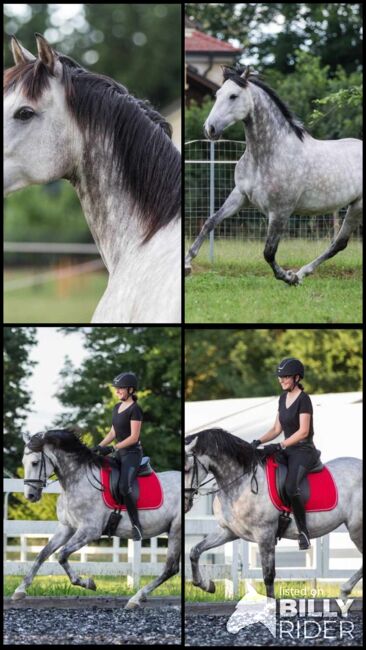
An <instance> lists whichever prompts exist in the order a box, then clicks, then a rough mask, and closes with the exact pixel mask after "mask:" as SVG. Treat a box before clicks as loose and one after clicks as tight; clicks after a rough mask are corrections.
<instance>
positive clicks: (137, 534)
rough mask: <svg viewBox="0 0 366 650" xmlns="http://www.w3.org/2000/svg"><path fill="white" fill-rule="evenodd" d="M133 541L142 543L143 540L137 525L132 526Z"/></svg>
mask: <svg viewBox="0 0 366 650" xmlns="http://www.w3.org/2000/svg"><path fill="white" fill-rule="evenodd" d="M132 539H133V541H134V542H140V541H141V540H142V531H141V529H140V528H139V527H138V526H137V524H132Z"/></svg>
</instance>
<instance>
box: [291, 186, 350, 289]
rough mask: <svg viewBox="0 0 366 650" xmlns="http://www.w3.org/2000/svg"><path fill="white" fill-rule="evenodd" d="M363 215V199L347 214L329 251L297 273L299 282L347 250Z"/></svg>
mask: <svg viewBox="0 0 366 650" xmlns="http://www.w3.org/2000/svg"><path fill="white" fill-rule="evenodd" d="M361 215H362V198H360V199H358V200H357V201H355V202H354V203H352V204H351V205H350V206H349V208H348V210H347V214H346V216H345V218H344V220H343V224H342V227H341V229H340V231H339V233H338V235H337V236H336V238H335V240H334V241H333V242H332V243H331V245H330V246H329V248H327V250H326V251H325V252H324V253H323V254H322V255H319V257H317V258H316V259H315V260H313V261H312V262H309V264H306V265H305V266H303V267H301V269H300V270H299V271H298V272H297V273H296V275H297V277H298V280H299V282H301V280H303V279H304V277H305V276H306V275H309V274H310V273H313V272H314V271H315V269H316V268H317V267H318V266H319V264H321V263H322V262H325V260H328V259H329V258H330V257H334V255H336V254H337V253H339V251H342V250H343V249H344V248H346V246H347V244H348V240H349V238H350V236H351V234H352V232H353V230H354V229H355V228H356V226H357V225H358V224H359V222H360V217H361Z"/></svg>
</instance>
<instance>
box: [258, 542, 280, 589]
mask: <svg viewBox="0 0 366 650" xmlns="http://www.w3.org/2000/svg"><path fill="white" fill-rule="evenodd" d="M275 541H276V540H275V538H273V539H266V540H263V541H259V542H258V546H259V553H260V558H261V564H262V572H263V580H264V584H265V586H266V594H267V598H274V597H275V596H274V579H275V576H276V565H275Z"/></svg>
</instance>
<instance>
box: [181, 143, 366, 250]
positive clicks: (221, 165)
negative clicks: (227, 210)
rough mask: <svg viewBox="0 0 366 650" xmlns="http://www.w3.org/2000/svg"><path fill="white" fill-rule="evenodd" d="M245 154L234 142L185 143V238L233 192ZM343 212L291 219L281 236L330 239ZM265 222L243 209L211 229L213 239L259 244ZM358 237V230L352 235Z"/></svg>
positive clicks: (258, 214) (190, 237)
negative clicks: (240, 160)
mask: <svg viewBox="0 0 366 650" xmlns="http://www.w3.org/2000/svg"><path fill="white" fill-rule="evenodd" d="M244 151H245V142H241V141H237V140H219V141H217V142H209V141H208V140H192V141H191V142H186V143H185V236H186V237H187V238H189V239H195V237H196V236H197V234H198V233H199V231H200V229H201V228H202V226H203V224H204V222H205V221H206V219H207V217H208V216H210V215H212V214H213V213H214V212H216V211H217V210H218V209H219V208H220V206H221V205H222V204H223V203H224V201H225V199H226V198H227V197H228V195H229V194H230V192H231V191H232V189H233V188H234V185H235V183H234V169H235V165H236V163H237V161H238V160H239V158H240V157H241V156H242V155H243V153H244ZM345 214H346V210H345V209H344V210H341V211H340V213H339V214H338V213H335V214H328V215H318V216H312V217H308V216H303V215H301V216H299V215H292V216H291V217H290V218H289V220H288V224H287V229H286V231H285V233H284V237H285V238H286V237H287V238H303V239H308V240H318V239H323V238H327V239H331V238H333V237H334V236H335V235H336V234H337V232H338V230H339V228H340V225H341V223H342V220H343V218H344V215H345ZM267 225H268V224H267V218H266V217H265V216H264V215H263V214H261V213H260V212H258V211H257V210H256V209H255V208H244V209H243V210H240V211H239V212H238V213H237V214H236V215H234V216H233V217H228V218H227V219H224V221H222V222H221V224H220V225H219V226H217V228H216V229H215V232H214V236H215V238H224V239H242V240H248V239H250V240H262V239H264V238H265V236H266V232H267ZM211 234H213V233H211ZM353 237H358V238H359V237H361V226H360V227H359V228H358V230H357V231H356V232H355V233H354V234H353Z"/></svg>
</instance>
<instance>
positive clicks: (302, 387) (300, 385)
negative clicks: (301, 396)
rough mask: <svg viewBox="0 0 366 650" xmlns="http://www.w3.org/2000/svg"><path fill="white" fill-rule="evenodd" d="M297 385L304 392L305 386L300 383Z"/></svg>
mask: <svg viewBox="0 0 366 650" xmlns="http://www.w3.org/2000/svg"><path fill="white" fill-rule="evenodd" d="M297 385H298V387H299V388H300V390H304V386H303V385H302V384H300V382H299V383H298V384H297Z"/></svg>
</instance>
